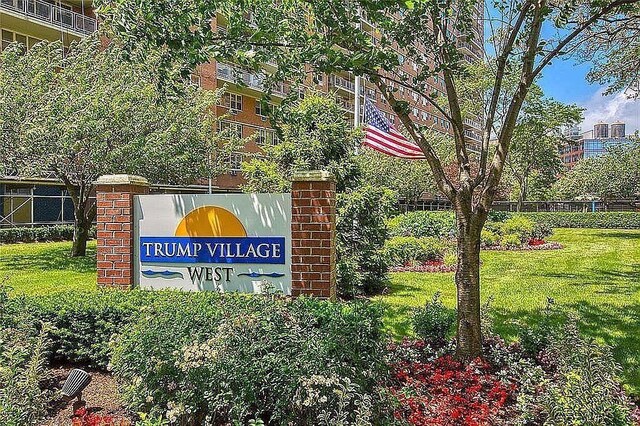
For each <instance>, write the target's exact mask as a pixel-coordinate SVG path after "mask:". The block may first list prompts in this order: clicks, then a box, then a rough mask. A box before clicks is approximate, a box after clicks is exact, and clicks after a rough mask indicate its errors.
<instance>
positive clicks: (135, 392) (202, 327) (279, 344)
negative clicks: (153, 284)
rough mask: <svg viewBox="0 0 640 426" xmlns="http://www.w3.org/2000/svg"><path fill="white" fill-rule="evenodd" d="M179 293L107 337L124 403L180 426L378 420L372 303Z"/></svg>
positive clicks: (378, 357)
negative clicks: (114, 336) (178, 297)
mask: <svg viewBox="0 0 640 426" xmlns="http://www.w3.org/2000/svg"><path fill="white" fill-rule="evenodd" d="M183 297H188V303H176V301H175V300H166V301H158V302H156V303H154V304H152V305H151V306H149V307H148V309H145V310H144V314H143V315H142V316H141V317H140V318H139V319H138V320H137V321H135V322H134V323H132V324H130V325H129V326H128V327H126V328H125V330H124V332H123V334H121V335H120V337H118V338H117V339H116V341H115V342H114V348H115V351H114V357H113V371H114V373H115V375H116V376H117V377H118V379H119V380H121V382H122V383H123V391H124V392H123V395H124V398H125V400H126V401H127V403H128V405H129V407H130V408H131V409H133V410H136V411H142V412H146V413H148V414H149V415H151V416H156V417H160V416H163V417H165V418H168V419H169V420H170V421H172V422H177V423H179V424H204V423H207V424H211V423H214V424H217V423H216V422H220V423H223V422H229V423H233V424H246V423H250V421H252V420H254V421H264V422H265V423H270V424H289V422H291V423H295V424H299V425H304V424H316V423H315V422H316V421H317V420H316V419H318V418H324V419H327V424H336V423H337V419H341V422H342V424H352V423H354V422H356V421H357V420H361V421H362V424H369V423H375V421H374V420H373V416H374V415H375V414H374V412H375V406H376V399H375V398H374V394H373V390H374V388H375V386H376V383H377V382H378V381H379V380H380V378H381V376H380V375H381V373H382V372H383V371H384V368H383V359H382V354H383V341H382V339H383V334H382V332H381V326H382V324H381V316H382V312H381V309H380V308H379V306H378V305H374V304H371V303H367V302H363V301H355V302H351V303H341V304H336V303H330V302H321V301H317V300H313V299H306V298H299V299H295V300H286V299H275V300H272V299H267V298H264V297H257V296H253V297H252V296H245V295H219V294H215V293H196V294H189V295H188V296H183ZM365 420H366V421H365Z"/></svg>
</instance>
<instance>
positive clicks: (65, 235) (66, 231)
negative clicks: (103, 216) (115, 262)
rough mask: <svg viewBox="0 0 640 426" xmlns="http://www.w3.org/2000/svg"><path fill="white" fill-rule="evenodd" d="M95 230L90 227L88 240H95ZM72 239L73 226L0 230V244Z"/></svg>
mask: <svg viewBox="0 0 640 426" xmlns="http://www.w3.org/2000/svg"><path fill="white" fill-rule="evenodd" d="M95 236H96V228H95V227H91V230H90V231H89V238H95ZM72 239H73V225H53V226H40V227H28V226H21V227H16V228H3V229H0V244H13V243H32V242H35V241H37V242H43V241H71V240H72Z"/></svg>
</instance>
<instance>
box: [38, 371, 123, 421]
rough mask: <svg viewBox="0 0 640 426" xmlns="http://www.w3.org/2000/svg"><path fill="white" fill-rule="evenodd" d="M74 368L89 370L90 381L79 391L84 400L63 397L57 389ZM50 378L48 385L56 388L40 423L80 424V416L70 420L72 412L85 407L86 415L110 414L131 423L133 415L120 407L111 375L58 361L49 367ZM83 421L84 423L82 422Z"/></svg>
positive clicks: (114, 417) (53, 388) (116, 418)
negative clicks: (46, 413)
mask: <svg viewBox="0 0 640 426" xmlns="http://www.w3.org/2000/svg"><path fill="white" fill-rule="evenodd" d="M73 368H81V369H82V370H84V371H86V372H87V373H89V374H91V376H92V379H91V383H89V385H88V386H87V387H86V388H85V390H84V391H83V392H82V399H83V401H81V402H78V399H77V398H74V400H73V401H67V400H65V399H63V398H62V397H61V395H60V393H59V391H60V390H61V389H62V385H63V384H64V381H65V380H66V379H67V376H68V375H69V372H70V371H71V370H72V369H73ZM50 372H51V376H52V377H51V380H50V383H49V386H48V388H49V389H51V390H54V391H56V393H55V395H56V396H55V397H54V398H55V399H54V400H53V401H51V403H50V406H49V415H48V416H47V419H45V420H43V421H42V422H41V423H40V426H63V425H64V426H66V425H74V424H79V425H81V424H83V423H82V422H81V421H80V420H79V419H77V420H76V422H75V423H74V422H73V417H74V412H76V411H77V410H78V409H80V408H84V409H85V412H86V413H88V414H87V416H90V415H94V416H110V417H112V418H113V419H114V420H115V421H124V422H123V424H133V423H134V422H133V416H132V414H131V413H129V412H127V410H125V409H124V408H123V404H122V401H121V399H120V394H119V393H118V389H117V387H116V382H115V380H114V378H113V377H112V376H111V375H110V374H108V373H105V372H104V371H100V370H95V369H91V368H85V367H83V366H71V365H60V366H54V367H52V368H51V371H50ZM85 424H86V423H85Z"/></svg>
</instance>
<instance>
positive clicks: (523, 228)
mask: <svg viewBox="0 0 640 426" xmlns="http://www.w3.org/2000/svg"><path fill="white" fill-rule="evenodd" d="M533 228H534V223H533V220H531V219H529V218H527V217H524V216H522V215H514V216H511V217H510V218H509V219H507V220H505V221H504V222H502V224H501V226H500V230H501V234H502V235H503V237H505V236H507V235H517V236H518V238H519V240H520V243H526V242H527V241H528V240H529V238H531V236H532V233H533Z"/></svg>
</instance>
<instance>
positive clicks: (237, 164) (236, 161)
mask: <svg viewBox="0 0 640 426" xmlns="http://www.w3.org/2000/svg"><path fill="white" fill-rule="evenodd" d="M243 159H244V156H243V155H242V153H240V152H234V153H233V154H231V155H229V163H228V165H229V171H230V172H231V174H236V173H237V172H239V171H241V170H242V160H243Z"/></svg>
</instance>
